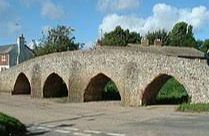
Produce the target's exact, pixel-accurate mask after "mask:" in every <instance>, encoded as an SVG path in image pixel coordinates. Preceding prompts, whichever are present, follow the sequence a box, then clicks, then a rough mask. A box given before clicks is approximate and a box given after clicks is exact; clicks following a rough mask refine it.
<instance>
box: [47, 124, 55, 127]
mask: <svg viewBox="0 0 209 136" xmlns="http://www.w3.org/2000/svg"><path fill="white" fill-rule="evenodd" d="M56 126H57V125H55V124H51V125H46V127H48V128H54V127H56Z"/></svg>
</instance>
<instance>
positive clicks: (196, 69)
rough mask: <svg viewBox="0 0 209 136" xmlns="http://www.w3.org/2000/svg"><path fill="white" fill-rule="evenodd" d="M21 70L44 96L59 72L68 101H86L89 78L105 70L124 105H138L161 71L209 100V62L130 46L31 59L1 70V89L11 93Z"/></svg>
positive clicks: (195, 98) (197, 98)
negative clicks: (49, 78)
mask: <svg viewBox="0 0 209 136" xmlns="http://www.w3.org/2000/svg"><path fill="white" fill-rule="evenodd" d="M21 72H23V73H24V74H25V75H26V77H27V78H28V80H29V82H30V84H31V96H32V97H35V98H43V86H44V83H45V81H46V79H47V77H48V76H49V75H50V74H52V73H56V74H58V75H59V76H60V77H62V79H63V80H64V82H65V83H66V85H67V88H68V91H69V92H68V94H69V96H68V97H69V101H70V102H83V101H84V93H85V89H86V88H87V86H88V84H89V82H90V81H91V79H92V78H93V77H94V76H96V75H98V74H99V73H102V74H104V75H106V76H107V77H109V78H110V79H112V80H113V81H114V82H115V84H116V86H117V87H118V89H119V92H120V95H121V102H122V104H123V105H128V106H139V105H141V104H142V96H143V93H144V90H146V87H147V86H148V85H149V84H150V83H151V82H152V81H153V80H154V79H155V78H156V77H158V76H159V75H161V74H166V75H170V76H173V77H175V78H176V79H177V80H178V81H179V82H180V83H181V84H183V85H184V87H185V88H186V90H187V92H188V94H189V96H191V97H192V102H193V103H198V102H202V103H206V102H209V84H208V83H209V79H208V77H209V67H208V66H207V65H206V64H204V63H200V62H199V60H190V59H182V58H177V57H169V56H164V55H160V54H153V53H147V52H146V53H144V52H141V51H139V50H129V49H128V48H121V47H119V48H99V49H94V50H91V51H73V52H62V53H54V54H50V55H46V56H42V57H38V58H35V59H32V60H29V61H27V62H24V63H22V64H20V65H18V66H15V67H12V68H11V69H9V70H7V71H4V72H1V73H0V92H8V93H11V91H12V90H13V88H14V84H15V81H16V79H17V77H18V75H19V74H20V73H21Z"/></svg>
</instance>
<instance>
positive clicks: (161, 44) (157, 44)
mask: <svg viewBox="0 0 209 136" xmlns="http://www.w3.org/2000/svg"><path fill="white" fill-rule="evenodd" d="M154 46H163V43H162V41H161V40H160V39H155V41H154Z"/></svg>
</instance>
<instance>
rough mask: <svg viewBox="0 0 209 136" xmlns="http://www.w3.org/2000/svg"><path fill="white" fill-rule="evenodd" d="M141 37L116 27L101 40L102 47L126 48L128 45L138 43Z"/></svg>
mask: <svg viewBox="0 0 209 136" xmlns="http://www.w3.org/2000/svg"><path fill="white" fill-rule="evenodd" d="M140 41H141V36H140V34H139V33H136V32H129V30H128V29H127V30H123V29H122V28H121V27H120V26H117V27H116V28H115V29H114V30H113V31H111V32H109V33H105V34H104V37H103V38H102V41H101V42H102V45H105V46H127V45H128V43H140Z"/></svg>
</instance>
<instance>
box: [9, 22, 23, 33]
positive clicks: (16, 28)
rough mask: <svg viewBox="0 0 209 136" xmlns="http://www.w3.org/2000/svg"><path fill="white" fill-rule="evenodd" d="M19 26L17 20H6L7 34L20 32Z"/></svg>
mask: <svg viewBox="0 0 209 136" xmlns="http://www.w3.org/2000/svg"><path fill="white" fill-rule="evenodd" d="M21 28H22V26H21V25H20V24H18V23H17V22H13V21H10V22H7V24H6V30H7V34H8V35H9V34H13V33H16V32H20V30H21Z"/></svg>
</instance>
